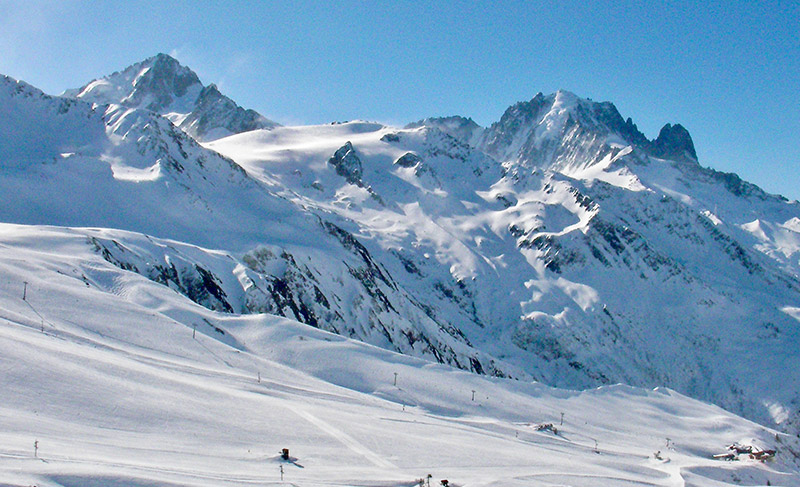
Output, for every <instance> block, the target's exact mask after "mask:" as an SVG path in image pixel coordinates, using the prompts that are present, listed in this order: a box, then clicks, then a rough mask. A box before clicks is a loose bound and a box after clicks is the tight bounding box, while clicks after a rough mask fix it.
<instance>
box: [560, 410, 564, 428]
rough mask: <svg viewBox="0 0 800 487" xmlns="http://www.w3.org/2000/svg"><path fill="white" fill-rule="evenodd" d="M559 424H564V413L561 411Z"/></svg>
mask: <svg viewBox="0 0 800 487" xmlns="http://www.w3.org/2000/svg"><path fill="white" fill-rule="evenodd" d="M561 426H564V413H561Z"/></svg>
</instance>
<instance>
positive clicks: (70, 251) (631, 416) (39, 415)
mask: <svg viewBox="0 0 800 487" xmlns="http://www.w3.org/2000/svg"><path fill="white" fill-rule="evenodd" d="M0 235H1V237H0V371H2V373H0V391H2V396H0V422H2V425H3V427H2V428H1V429H0V485H3V486H14V487H23V486H30V485H37V486H39V487H78V486H81V487H86V486H90V487H95V486H97V487H99V486H106V487H117V486H135V487H144V486H154V485H159V486H198V487H199V486H251V485H295V486H333V485H337V486H338V485H351V486H411V485H414V483H415V479H418V478H421V477H425V476H426V475H428V474H431V475H432V479H433V483H432V484H438V480H440V479H445V478H446V479H448V480H450V482H451V485H456V486H537V485H543V486H544V485H572V486H584V485H585V486H589V485H626V486H678V485H681V486H683V485H685V486H692V485H696V486H708V485H715V486H723V485H766V484H767V482H769V483H770V484H771V485H800V475H799V474H798V460H797V457H796V453H794V454H793V453H792V451H794V452H797V451H798V446H797V442H796V440H793V439H790V438H789V437H788V436H786V435H782V434H778V433H776V432H775V431H772V430H768V429H766V428H764V427H761V426H759V425H756V424H754V423H751V422H749V421H746V420H743V419H740V418H738V417H736V416H734V415H732V414H730V413H727V412H725V411H723V410H721V409H719V408H717V407H715V406H710V405H707V404H703V403H701V402H698V401H695V400H692V399H689V398H687V397H684V396H682V395H680V394H677V393H675V392H672V391H669V390H665V389H659V390H655V391H647V390H643V389H636V388H631V387H627V386H608V387H603V388H599V389H594V390H588V391H585V392H571V391H564V390H556V389H552V388H549V387H546V386H543V385H539V384H530V383H523V382H516V381H508V380H503V379H496V378H495V379H493V378H489V377H485V376H478V375H475V374H471V373H467V372H464V371H459V370H456V369H451V368H448V367H445V366H441V365H435V364H431V363H428V362H424V361H420V360H417V359H414V358H410V357H407V356H402V355H397V354H393V353H391V352H387V351H385V350H382V349H378V348H374V347H370V346H368V345H364V344H362V343H359V342H355V341H351V340H348V339H345V338H342V337H340V336H337V335H332V334H328V333H326V332H323V331H320V330H317V329H314V328H311V327H308V326H306V325H302V324H300V323H297V322H294V321H289V320H286V319H283V318H279V317H275V316H271V315H250V316H232V315H226V314H218V313H215V312H212V311H209V310H208V309H205V308H202V307H200V306H198V305H196V304H194V303H192V302H190V301H189V300H188V299H186V298H184V297H183V296H181V295H179V294H177V293H175V292H173V291H172V290H170V289H168V288H167V287H165V286H161V285H158V284H156V283H154V282H152V281H149V280H147V279H145V278H143V277H141V276H140V275H138V274H135V273H132V272H128V271H124V270H122V269H119V268H118V267H115V266H113V265H111V264H109V263H108V262H106V261H105V260H103V259H102V257H100V256H98V255H96V254H95V253H94V252H92V251H91V250H90V248H89V246H88V245H87V244H86V243H85V242H84V241H83V240H82V239H81V238H76V231H75V230H67V229H59V228H54V227H35V226H20V225H7V224H3V225H2V228H0ZM24 283H27V287H26V285H25V284H24ZM23 293H24V295H25V300H23V299H22V298H23ZM195 330H196V332H195ZM195 333H196V335H195ZM193 335H194V336H193ZM395 374H397V375H396V381H397V382H396V385H395V384H394V381H395ZM473 391H474V400H473ZM561 413H563V414H564V424H563V425H561V424H559V422H560V420H561ZM539 423H553V424H555V425H556V427H557V428H558V430H559V431H558V434H557V435H555V434H553V433H552V432H550V431H537V430H536V428H535V427H534V426H535V425H536V424H539ZM736 441H739V442H747V443H749V444H754V445H757V446H759V447H762V448H777V450H778V454H777V457H776V458H775V460H774V461H772V462H768V463H761V462H758V461H755V460H750V459H747V458H745V456H742V459H741V460H740V461H737V462H722V461H719V460H713V459H711V455H712V454H716V453H720V452H724V451H725V447H726V446H727V445H728V444H730V443H733V442H736ZM35 442H38V443H35ZM35 444H36V445H37V446H38V450H36V451H35V450H34V445H35ZM281 448H290V454H291V456H292V457H293V461H291V462H283V461H281V460H280V459H279V458H278V455H277V452H278V451H279V449H281ZM657 452H659V453H658V457H660V459H658V458H656V455H655V454H656V453H657ZM281 467H283V471H284V480H283V481H281V480H280V469H281Z"/></svg>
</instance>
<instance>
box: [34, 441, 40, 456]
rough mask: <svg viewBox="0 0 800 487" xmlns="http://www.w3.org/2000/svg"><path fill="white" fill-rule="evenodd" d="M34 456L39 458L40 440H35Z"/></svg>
mask: <svg viewBox="0 0 800 487" xmlns="http://www.w3.org/2000/svg"><path fill="white" fill-rule="evenodd" d="M33 456H34V458H39V440H35V441H34V442H33Z"/></svg>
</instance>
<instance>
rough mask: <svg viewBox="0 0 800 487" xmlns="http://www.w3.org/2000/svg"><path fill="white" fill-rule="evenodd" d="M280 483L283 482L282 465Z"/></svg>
mask: <svg viewBox="0 0 800 487" xmlns="http://www.w3.org/2000/svg"><path fill="white" fill-rule="evenodd" d="M281 482H283V465H281Z"/></svg>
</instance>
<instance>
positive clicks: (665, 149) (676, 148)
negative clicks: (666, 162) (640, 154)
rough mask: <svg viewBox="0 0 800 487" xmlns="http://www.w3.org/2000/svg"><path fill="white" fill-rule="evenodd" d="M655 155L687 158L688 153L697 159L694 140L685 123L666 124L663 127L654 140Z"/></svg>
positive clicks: (653, 149) (653, 150)
mask: <svg viewBox="0 0 800 487" xmlns="http://www.w3.org/2000/svg"><path fill="white" fill-rule="evenodd" d="M652 152H653V155H655V156H656V157H663V158H685V157H686V156H687V155H688V156H689V157H691V158H692V159H694V160H697V153H696V152H695V150H694V142H692V136H691V135H689V131H688V130H686V129H685V128H684V127H683V125H681V124H679V123H676V124H675V125H672V124H669V123H668V124H666V125H664V126H663V127H662V128H661V131H659V133H658V137H656V139H655V140H653V148H652Z"/></svg>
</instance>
